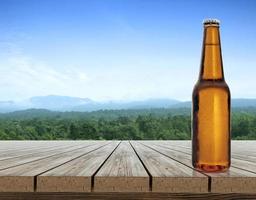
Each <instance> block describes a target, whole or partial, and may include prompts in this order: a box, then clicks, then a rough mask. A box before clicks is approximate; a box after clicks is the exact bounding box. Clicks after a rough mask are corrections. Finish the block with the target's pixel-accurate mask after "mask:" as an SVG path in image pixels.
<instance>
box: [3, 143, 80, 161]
mask: <svg viewBox="0 0 256 200" xmlns="http://www.w3.org/2000/svg"><path fill="white" fill-rule="evenodd" d="M77 145H78V144H76V145H75V144H72V145H71V144H69V145H68V144H65V145H64V144H63V145H60V144H59V145H51V146H47V145H44V146H40V147H35V148H32V149H31V148H29V149H21V150H15V151H7V152H3V153H0V161H2V160H6V159H10V158H17V157H20V156H29V155H33V154H37V153H42V152H49V151H52V150H55V149H56V150H57V149H61V148H68V147H72V146H77Z"/></svg>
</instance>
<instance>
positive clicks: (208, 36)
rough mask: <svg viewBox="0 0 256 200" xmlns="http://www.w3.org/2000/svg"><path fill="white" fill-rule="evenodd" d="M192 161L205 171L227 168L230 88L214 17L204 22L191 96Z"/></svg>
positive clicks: (217, 170) (216, 22) (217, 23)
mask: <svg viewBox="0 0 256 200" xmlns="http://www.w3.org/2000/svg"><path fill="white" fill-rule="evenodd" d="M192 164H193V166H194V167H195V168H197V169H199V170H202V171H206V172H220V171H226V170H227V169H228V168H229V167H230V91H229V88H228V85H227V84H226V82H225V80H224V73H223V65H222V55H221V45H220V33H219V22H218V21H216V20H206V21H205V22H204V40H203V49H202V60H201V69H200V75H199V79H198V81H197V83H196V85H195V87H194V90H193V95H192Z"/></svg>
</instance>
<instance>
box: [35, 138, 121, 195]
mask: <svg viewBox="0 0 256 200" xmlns="http://www.w3.org/2000/svg"><path fill="white" fill-rule="evenodd" d="M118 143H119V142H118V141H113V142H111V143H109V144H108V145H106V146H104V147H102V148H99V149H97V150H95V151H92V152H91V153H88V154H86V155H84V156H82V157H80V158H77V159H75V160H72V161H70V162H68V163H66V164H63V165H61V166H59V167H57V168H54V169H53V170H50V171H48V172H46V173H43V174H41V175H40V176H38V177H37V191H38V192H90V191H91V187H92V184H91V183H92V176H93V174H94V173H95V172H96V171H97V170H98V169H99V168H100V166H101V165H102V164H103V162H104V161H105V160H106V159H107V157H108V156H109V155H110V154H111V153H112V152H113V150H114V149H115V148H116V147H117V145H118Z"/></svg>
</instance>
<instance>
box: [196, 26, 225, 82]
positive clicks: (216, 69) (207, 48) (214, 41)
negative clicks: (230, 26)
mask: <svg viewBox="0 0 256 200" xmlns="http://www.w3.org/2000/svg"><path fill="white" fill-rule="evenodd" d="M199 80H212V81H224V73H223V66H222V56H221V45H220V33H219V27H218V26H214V25H209V26H205V27H204V41H203V48H202V60H201V70H200V76H199Z"/></svg>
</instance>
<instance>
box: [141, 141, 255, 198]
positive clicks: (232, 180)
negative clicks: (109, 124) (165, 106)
mask: <svg viewBox="0 0 256 200" xmlns="http://www.w3.org/2000/svg"><path fill="white" fill-rule="evenodd" d="M142 143H143V144H144V145H147V146H148V147H149V148H152V149H154V150H156V151H158V152H161V153H162V154H164V155H166V156H168V157H170V158H172V159H175V160H177V161H179V162H181V163H184V164H185V165H187V166H189V167H191V168H192V164H191V155H189V154H187V153H182V152H180V151H176V150H172V149H169V148H166V147H163V146H159V143H157V142H155V143H154V144H153V143H152V142H145V141H143V142H142ZM204 174H206V175H208V176H210V177H211V179H210V181H211V182H210V185H211V188H210V191H211V192H215V193H232V192H237V193H254V192H255V188H256V174H255V173H251V172H248V171H245V170H242V169H238V168H235V167H232V166H231V167H230V169H229V170H228V171H226V172H222V173H205V172H204Z"/></svg>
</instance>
